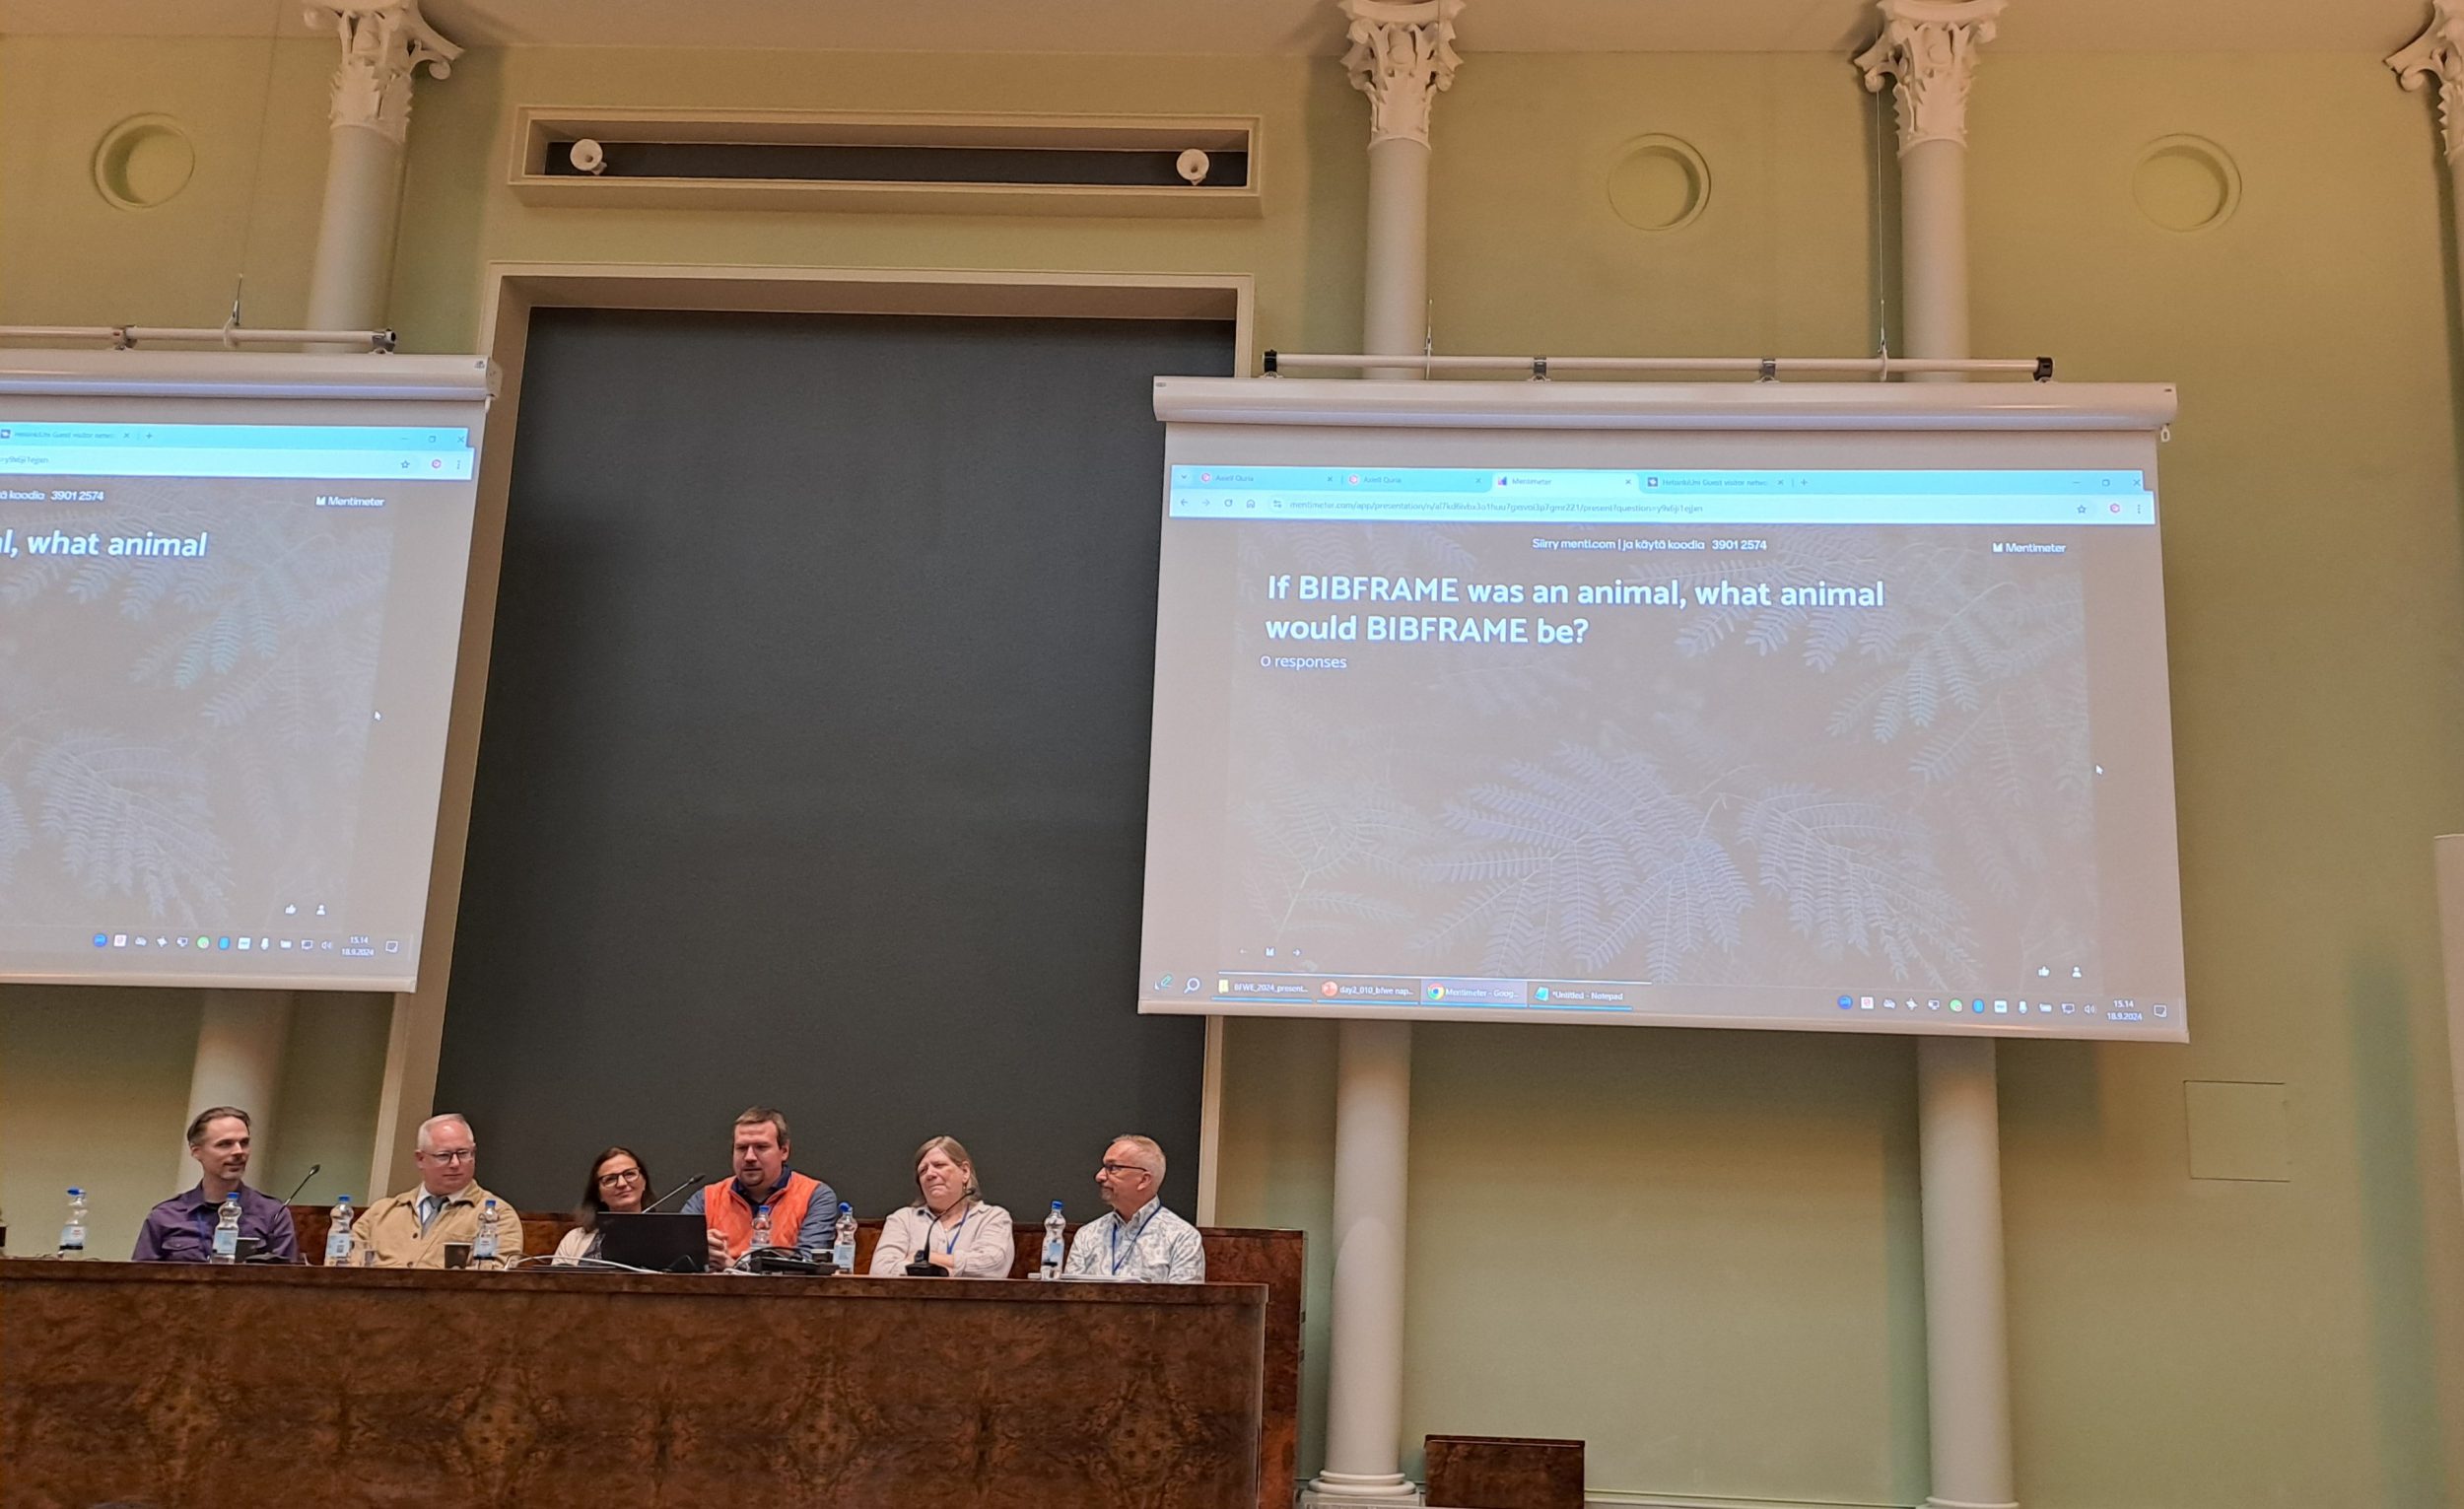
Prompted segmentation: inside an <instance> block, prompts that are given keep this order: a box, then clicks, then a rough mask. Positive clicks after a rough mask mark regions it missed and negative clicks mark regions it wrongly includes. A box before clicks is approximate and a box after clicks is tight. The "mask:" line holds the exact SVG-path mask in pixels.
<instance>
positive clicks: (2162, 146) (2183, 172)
mask: <svg viewBox="0 0 2464 1509" xmlns="http://www.w3.org/2000/svg"><path fill="white" fill-rule="evenodd" d="M2130 192H2131V197H2132V198H2133V199H2134V200H2137V201H2138V204H2139V213H2141V214H2142V215H2145V216H2147V217H2148V218H2149V219H2150V220H2152V221H2154V222H2156V224H2157V225H2158V226H2161V227H2163V228H2164V229H2165V230H2167V231H2178V232H2182V233H2185V234H2187V233H2189V232H2192V231H2206V230H2210V229H2212V228H2214V227H2217V226H2221V225H2223V224H2224V222H2225V221H2226V220H2229V219H2230V218H2232V213H2233V207H2234V206H2236V205H2238V204H2239V203H2240V202H2241V170H2240V169H2238V168H2235V167H2234V166H2233V160H2232V158H2231V157H2230V156H2228V155H2226V153H2225V151H2224V148H2222V147H2220V146H2218V145H2217V144H2216V143H2214V142H2212V141H2209V140H2207V139H2206V138H2205V137H2199V136H2165V137H2159V138H2157V139H2156V141H2153V142H2150V143H2149V144H2148V146H2147V148H2146V150H2144V151H2142V152H2141V153H2140V154H2139V165H2138V166H2137V167H2136V168H2134V169H2132V170H2131V175H2130Z"/></svg>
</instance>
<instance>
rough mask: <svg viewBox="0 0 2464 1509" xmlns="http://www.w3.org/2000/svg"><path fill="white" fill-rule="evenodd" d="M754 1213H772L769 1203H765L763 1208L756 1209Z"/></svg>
mask: <svg viewBox="0 0 2464 1509" xmlns="http://www.w3.org/2000/svg"><path fill="white" fill-rule="evenodd" d="M754 1213H755V1214H756V1215H768V1214H769V1213H770V1207H769V1206H768V1205H764V1206H762V1207H761V1209H759V1210H757V1211H755V1212H754Z"/></svg>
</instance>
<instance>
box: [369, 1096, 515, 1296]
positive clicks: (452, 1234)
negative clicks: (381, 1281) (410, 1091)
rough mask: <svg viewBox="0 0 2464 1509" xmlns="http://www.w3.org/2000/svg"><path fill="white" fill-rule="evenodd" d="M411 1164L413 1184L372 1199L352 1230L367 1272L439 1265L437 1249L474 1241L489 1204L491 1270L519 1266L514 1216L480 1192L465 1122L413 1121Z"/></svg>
mask: <svg viewBox="0 0 2464 1509" xmlns="http://www.w3.org/2000/svg"><path fill="white" fill-rule="evenodd" d="M411 1159H412V1161H413V1162H415V1163H417V1164H418V1165H419V1178H420V1183H419V1187H418V1188H417V1189H413V1190H405V1191H403V1192H402V1193H401V1194H399V1195H389V1196H387V1197H386V1198H384V1199H383V1200H378V1201H376V1203H375V1204H373V1205H371V1206H369V1207H368V1210H367V1212H366V1213H365V1214H363V1215H362V1216H361V1217H360V1218H359V1220H358V1221H356V1222H354V1223H353V1225H352V1228H351V1234H352V1236H353V1237H355V1238H356V1239H357V1240H358V1242H359V1245H360V1247H361V1249H362V1250H363V1252H364V1253H365V1254H366V1261H367V1262H368V1264H369V1265H370V1266H371V1267H373V1268H443V1267H445V1245H446V1244H447V1243H449V1242H471V1241H475V1240H476V1239H477V1238H478V1235H479V1223H480V1220H481V1217H482V1216H483V1215H484V1213H485V1212H486V1210H487V1206H488V1202H489V1201H491V1200H494V1201H495V1202H496V1240H497V1266H498V1267H500V1268H512V1267H513V1265H514V1264H515V1263H518V1262H520V1261H521V1255H522V1221H521V1215H520V1213H519V1212H517V1211H516V1210H514V1208H513V1204H512V1202H511V1201H509V1200H499V1199H497V1197H496V1196H494V1195H491V1194H489V1193H488V1192H487V1191H486V1190H484V1189H481V1188H480V1186H479V1143H478V1140H477V1139H476V1138H474V1137H473V1136H472V1135H471V1132H470V1123H469V1122H467V1121H465V1120H463V1119H462V1118H461V1117H459V1116H454V1115H451V1114H450V1113H448V1114H446V1115H444V1116H432V1117H430V1118H429V1119H428V1120H426V1121H424V1122H422V1123H420V1124H419V1140H418V1142H417V1143H416V1144H415V1146H414V1148H413V1150H412V1153H411Z"/></svg>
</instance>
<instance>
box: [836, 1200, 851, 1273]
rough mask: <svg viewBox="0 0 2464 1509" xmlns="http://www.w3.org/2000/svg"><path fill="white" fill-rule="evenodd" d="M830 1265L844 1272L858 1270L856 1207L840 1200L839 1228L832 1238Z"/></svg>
mask: <svg viewBox="0 0 2464 1509" xmlns="http://www.w3.org/2000/svg"><path fill="white" fill-rule="evenodd" d="M830 1266H831V1267H832V1268H834V1269H838V1270H839V1271H840V1272H842V1273H853V1272H855V1271H856V1207H855V1206H854V1205H851V1204H849V1203H848V1202H847V1201H846V1200H840V1201H839V1229H838V1230H837V1231H836V1232H835V1233H833V1234H832V1236H831V1238H830Z"/></svg>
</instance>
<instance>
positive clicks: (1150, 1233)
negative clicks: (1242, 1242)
mask: <svg viewBox="0 0 2464 1509" xmlns="http://www.w3.org/2000/svg"><path fill="white" fill-rule="evenodd" d="M1163 1182H1164V1150H1163V1149H1162V1148H1161V1147H1159V1146H1157V1145H1156V1143H1155V1139H1154V1138H1153V1137H1141V1136H1134V1135H1131V1136H1118V1137H1115V1138H1113V1139H1112V1145H1111V1146H1110V1147H1107V1148H1105V1149H1104V1161H1103V1163H1102V1164H1101V1165H1100V1166H1098V1167H1097V1169H1096V1170H1095V1188H1096V1189H1097V1190H1098V1191H1100V1192H1101V1193H1102V1195H1103V1197H1104V1203H1105V1204H1107V1205H1110V1206H1111V1207H1112V1208H1111V1209H1110V1210H1108V1211H1106V1212H1105V1213H1104V1214H1102V1215H1099V1216H1097V1217H1096V1218H1095V1219H1093V1220H1091V1221H1089V1222H1087V1223H1086V1224H1085V1225H1083V1226H1081V1227H1079V1228H1078V1234H1077V1235H1076V1236H1074V1237H1072V1238H1071V1239H1070V1241H1069V1263H1068V1266H1067V1267H1066V1268H1065V1269H1063V1270H1062V1271H1064V1272H1066V1273H1069V1274H1072V1275H1075V1276H1078V1277H1085V1278H1118V1279H1121V1280H1123V1281H1124V1282H1129V1283H1203V1282H1205V1279H1206V1248H1205V1245H1204V1244H1203V1243H1202V1242H1200V1241H1199V1240H1198V1228H1197V1227H1195V1226H1193V1225H1191V1224H1190V1223H1189V1222H1187V1221H1185V1220H1183V1219H1181V1217H1179V1216H1177V1215H1175V1214H1173V1213H1172V1212H1171V1211H1170V1210H1167V1209H1165V1208H1164V1203H1163V1198H1162V1197H1161V1196H1159V1195H1157V1194H1156V1193H1155V1192H1156V1191H1157V1190H1158V1189H1160V1188H1161V1187H1162V1185H1163Z"/></svg>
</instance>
